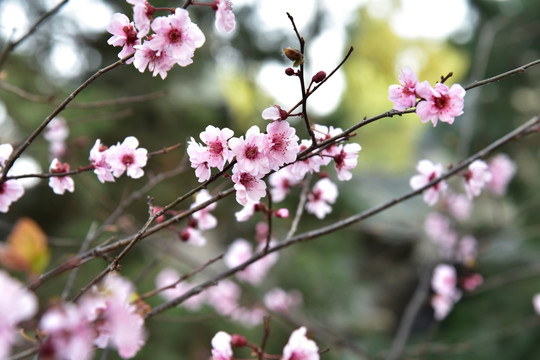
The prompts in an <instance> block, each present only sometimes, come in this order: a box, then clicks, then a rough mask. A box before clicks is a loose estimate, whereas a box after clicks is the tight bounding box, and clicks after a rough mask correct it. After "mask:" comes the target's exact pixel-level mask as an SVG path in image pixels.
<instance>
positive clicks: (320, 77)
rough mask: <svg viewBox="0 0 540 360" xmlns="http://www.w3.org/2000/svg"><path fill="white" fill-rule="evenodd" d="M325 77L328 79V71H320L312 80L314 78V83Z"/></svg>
mask: <svg viewBox="0 0 540 360" xmlns="http://www.w3.org/2000/svg"><path fill="white" fill-rule="evenodd" d="M324 79H326V73H325V72H324V71H319V72H318V73H316V74H315V75H313V78H312V79H311V80H313V82H314V83H316V84H318V83H320V82H321V81H323V80H324Z"/></svg>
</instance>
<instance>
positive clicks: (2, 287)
mask: <svg viewBox="0 0 540 360" xmlns="http://www.w3.org/2000/svg"><path fill="white" fill-rule="evenodd" d="M0 293H1V294H2V296H0V358H2V359H7V358H8V357H9V354H10V352H11V351H10V350H11V346H12V345H13V344H14V343H15V341H16V340H17V337H18V328H17V324H18V323H19V322H21V321H23V320H28V319H30V318H32V316H34V314H35V313H36V312H37V310H38V301H37V298H36V296H35V295H34V293H32V292H31V291H29V290H27V289H26V288H25V287H24V285H23V284H21V283H20V282H19V281H18V280H15V279H14V278H12V277H11V276H9V275H8V274H7V273H6V272H4V271H1V270H0Z"/></svg>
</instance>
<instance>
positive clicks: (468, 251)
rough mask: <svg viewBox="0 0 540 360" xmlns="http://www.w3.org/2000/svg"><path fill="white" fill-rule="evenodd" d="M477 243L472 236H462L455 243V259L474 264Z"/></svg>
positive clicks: (476, 254)
mask: <svg viewBox="0 0 540 360" xmlns="http://www.w3.org/2000/svg"><path fill="white" fill-rule="evenodd" d="M477 243H478V241H477V240H476V238H475V237H474V236H472V235H465V236H463V237H462V238H461V240H459V242H458V244H457V248H456V260H458V261H460V262H462V263H464V264H467V265H471V264H474V262H475V261H476V257H477V256H478V250H477Z"/></svg>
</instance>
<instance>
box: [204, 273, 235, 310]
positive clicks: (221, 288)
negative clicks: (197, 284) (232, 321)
mask: <svg viewBox="0 0 540 360" xmlns="http://www.w3.org/2000/svg"><path fill="white" fill-rule="evenodd" d="M240 294H241V290H240V287H239V286H238V285H237V284H236V283H235V282H234V281H231V280H228V279H225V280H221V281H220V282H219V283H218V284H217V285H216V286H212V287H210V288H208V289H207V290H206V302H207V303H208V304H209V305H211V306H212V307H213V308H214V309H215V310H216V312H217V313H218V314H220V315H223V316H229V315H231V314H232V313H233V311H234V310H235V309H236V308H237V307H238V299H239V298H240Z"/></svg>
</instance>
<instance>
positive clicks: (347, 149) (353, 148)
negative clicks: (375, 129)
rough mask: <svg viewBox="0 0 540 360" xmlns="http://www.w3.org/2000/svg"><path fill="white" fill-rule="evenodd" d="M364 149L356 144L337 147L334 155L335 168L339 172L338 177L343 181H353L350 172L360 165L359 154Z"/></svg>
mask: <svg viewBox="0 0 540 360" xmlns="http://www.w3.org/2000/svg"><path fill="white" fill-rule="evenodd" d="M360 150H362V147H361V146H360V145H358V144H356V143H351V144H346V145H345V146H343V145H339V146H337V147H336V150H335V155H334V166H335V168H336V171H337V177H338V179H339V180H341V181H348V180H351V179H352V174H351V172H350V171H349V170H351V169H354V168H355V167H356V164H357V163H358V153H359V152H360Z"/></svg>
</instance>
